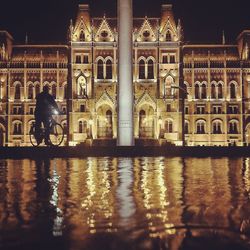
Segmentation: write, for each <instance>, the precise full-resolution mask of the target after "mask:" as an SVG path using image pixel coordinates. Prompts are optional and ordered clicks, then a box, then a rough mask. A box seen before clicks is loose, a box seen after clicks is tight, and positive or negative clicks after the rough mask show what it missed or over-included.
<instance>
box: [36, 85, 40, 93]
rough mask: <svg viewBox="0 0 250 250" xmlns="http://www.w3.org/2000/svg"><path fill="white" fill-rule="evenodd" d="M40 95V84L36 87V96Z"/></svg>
mask: <svg viewBox="0 0 250 250" xmlns="http://www.w3.org/2000/svg"><path fill="white" fill-rule="evenodd" d="M39 93H40V86H39V84H37V85H36V87H35V94H36V96H37V95H38V94H39Z"/></svg>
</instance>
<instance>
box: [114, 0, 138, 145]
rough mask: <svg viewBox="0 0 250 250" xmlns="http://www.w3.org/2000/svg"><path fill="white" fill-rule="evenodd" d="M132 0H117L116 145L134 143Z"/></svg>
mask: <svg viewBox="0 0 250 250" xmlns="http://www.w3.org/2000/svg"><path fill="white" fill-rule="evenodd" d="M132 29H133V15H132V0H118V32H119V38H118V41H119V42H118V135H117V145H118V146H133V145H134V122H133V109H134V94H133V64H132V49H133V48H132Z"/></svg>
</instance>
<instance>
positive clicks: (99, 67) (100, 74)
mask: <svg viewBox="0 0 250 250" xmlns="http://www.w3.org/2000/svg"><path fill="white" fill-rule="evenodd" d="M97 79H104V75H103V61H102V60H101V59H99V60H98V62H97Z"/></svg>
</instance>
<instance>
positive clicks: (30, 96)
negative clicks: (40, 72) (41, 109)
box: [28, 84, 34, 99]
mask: <svg viewBox="0 0 250 250" xmlns="http://www.w3.org/2000/svg"><path fill="white" fill-rule="evenodd" d="M33 90H34V86H33V85H32V84H30V85H29V87H28V99H34V95H33V93H34V92H33Z"/></svg>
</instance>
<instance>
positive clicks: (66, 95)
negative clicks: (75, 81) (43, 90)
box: [63, 84, 68, 99]
mask: <svg viewBox="0 0 250 250" xmlns="http://www.w3.org/2000/svg"><path fill="white" fill-rule="evenodd" d="M67 97H68V93H67V84H65V85H64V87H63V98H64V99H67Z"/></svg>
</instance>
